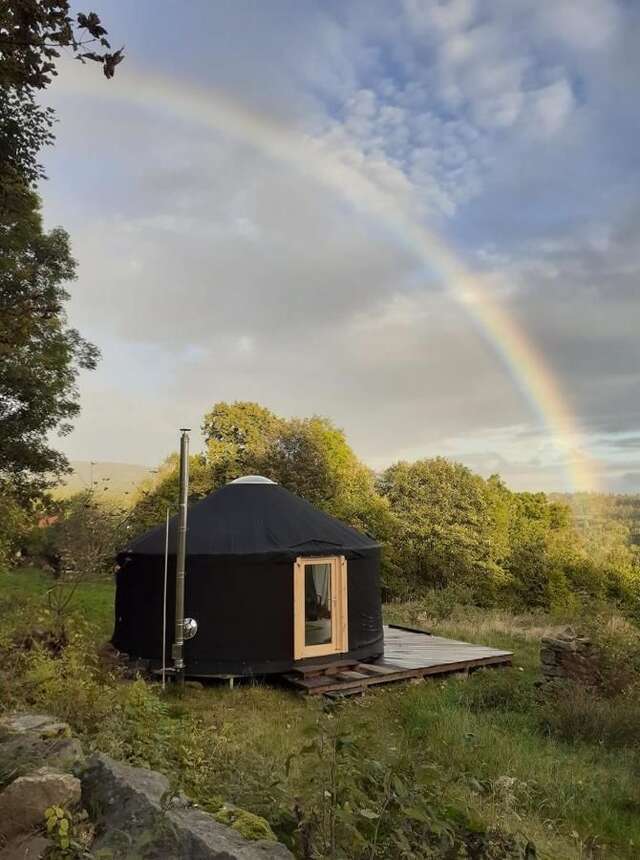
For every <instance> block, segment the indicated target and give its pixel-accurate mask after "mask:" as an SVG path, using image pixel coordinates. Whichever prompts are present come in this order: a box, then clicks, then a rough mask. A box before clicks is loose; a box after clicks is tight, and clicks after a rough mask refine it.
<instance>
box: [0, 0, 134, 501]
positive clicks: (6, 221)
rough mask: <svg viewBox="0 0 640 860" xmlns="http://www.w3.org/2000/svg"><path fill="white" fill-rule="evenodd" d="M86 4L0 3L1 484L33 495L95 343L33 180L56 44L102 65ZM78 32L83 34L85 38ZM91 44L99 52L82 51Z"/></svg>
mask: <svg viewBox="0 0 640 860" xmlns="http://www.w3.org/2000/svg"><path fill="white" fill-rule="evenodd" d="M106 35H107V32H106V30H105V28H104V27H103V26H102V24H101V22H100V19H99V18H98V16H97V15H96V14H95V13H93V12H92V13H89V14H88V15H86V14H82V13H81V14H79V15H78V16H77V22H76V24H75V25H74V22H73V20H72V18H71V16H70V14H69V3H68V0H8V2H4V3H2V4H1V5H0V189H1V190H0V493H4V494H7V493H10V494H12V495H13V496H15V495H16V493H17V494H18V495H22V496H23V497H29V498H31V497H33V495H34V494H36V493H37V492H38V491H39V490H40V489H41V488H42V486H43V485H44V484H45V483H46V477H47V475H49V474H52V473H59V472H61V471H63V470H64V469H65V467H66V460H65V458H64V457H63V456H62V455H61V454H59V453H57V452H56V451H54V450H53V449H52V448H51V447H50V446H49V444H48V442H47V437H48V434H49V433H50V432H51V431H52V430H54V429H58V430H60V431H61V432H62V433H65V432H68V430H69V429H70V425H69V420H70V419H71V418H73V416H74V415H76V414H77V412H78V392H77V388H76V379H77V375H78V372H79V371H80V369H83V368H85V369H91V368H93V367H95V365H96V361H97V358H98V350H97V349H96V348H95V347H94V346H92V345H91V344H89V343H88V342H87V341H85V340H84V339H83V338H82V337H81V336H80V335H79V333H78V332H77V331H76V330H75V329H73V328H70V327H69V326H68V324H67V319H66V315H65V310H64V307H65V302H66V301H67V299H68V293H67V292H66V290H65V289H64V286H63V285H64V284H65V283H66V282H67V281H69V280H71V279H72V278H73V277H74V275H75V262H74V260H73V258H72V257H71V253H70V250H69V239H68V236H67V234H66V233H65V232H64V231H63V230H61V229H60V228H57V229H54V230H52V231H51V232H49V233H45V232H44V231H43V227H42V219H41V215H40V205H39V200H38V197H37V196H36V194H35V191H34V186H35V184H36V182H37V181H38V180H39V179H40V178H42V176H43V174H42V169H41V167H40V165H39V163H38V154H39V152H40V150H41V148H42V147H43V146H45V145H47V144H49V143H51V142H52V140H53V135H52V133H51V127H52V123H53V114H52V112H51V110H50V109H48V108H46V107H43V106H42V105H41V104H40V103H39V102H38V101H37V100H36V95H37V94H38V93H39V91H41V90H43V89H45V88H46V87H47V86H48V85H49V84H50V83H51V81H52V78H53V77H54V76H55V74H56V60H57V59H58V58H59V56H60V51H61V50H62V49H65V48H66V49H69V50H70V51H71V52H72V53H73V54H75V55H76V56H77V57H78V58H79V59H81V60H83V61H85V60H86V59H91V60H93V61H95V62H99V63H101V64H102V66H103V69H104V72H105V75H106V76H107V77H111V76H112V75H113V71H114V69H115V66H116V65H117V64H118V63H119V62H120V61H121V59H122V51H121V50H120V51H116V52H113V53H112V52H111V49H110V46H109V42H108V41H107V39H106ZM85 37H86V38H85ZM87 44H90V45H91V46H92V48H95V47H96V46H99V47H100V48H102V49H104V50H102V53H100V52H96V51H95V50H91V51H86V50H84V46H86V45H87Z"/></svg>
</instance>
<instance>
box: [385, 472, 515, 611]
mask: <svg viewBox="0 0 640 860" xmlns="http://www.w3.org/2000/svg"><path fill="white" fill-rule="evenodd" d="M379 488H380V491H381V492H382V495H383V496H384V497H385V498H386V499H387V500H388V502H389V505H390V507H391V511H392V513H393V515H394V517H395V520H396V528H395V531H394V535H393V545H394V557H395V560H396V562H397V563H398V564H399V565H400V566H401V568H402V571H403V577H404V579H405V582H406V584H407V590H408V591H409V593H411V592H413V593H416V592H419V591H420V590H423V589H424V588H425V587H427V588H429V587H430V588H434V587H435V588H442V587H444V586H446V585H451V584H460V585H462V586H464V587H466V588H467V589H468V590H469V592H470V595H472V594H476V595H477V594H479V593H481V592H482V591H486V593H487V594H488V593H489V592H490V591H491V590H492V586H493V585H494V584H495V583H496V582H498V581H500V580H501V579H502V570H501V568H500V567H499V565H498V564H497V557H496V556H497V552H496V546H495V545H494V543H493V542H492V534H493V531H494V520H493V518H492V508H491V505H490V503H489V499H488V496H487V492H486V487H485V482H484V481H483V480H482V478H481V477H480V476H479V475H474V474H473V472H471V471H470V470H469V469H467V468H466V467H465V466H462V465H461V464H459V463H450V462H449V461H448V460H445V459H444V458H442V457H436V458H435V459H432V460H418V461H416V462H415V463H406V462H400V463H396V464H395V465H393V466H390V467H389V468H388V469H387V470H386V471H385V472H384V473H383V475H382V477H381V479H380V482H379Z"/></svg>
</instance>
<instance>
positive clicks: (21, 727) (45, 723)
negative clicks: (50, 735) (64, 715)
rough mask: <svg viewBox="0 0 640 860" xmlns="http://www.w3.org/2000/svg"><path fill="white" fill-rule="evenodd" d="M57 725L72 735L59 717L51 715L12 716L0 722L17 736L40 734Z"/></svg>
mask: <svg viewBox="0 0 640 860" xmlns="http://www.w3.org/2000/svg"><path fill="white" fill-rule="evenodd" d="M55 725H58V726H66V727H67V734H71V732H70V731H69V726H68V725H67V724H66V723H60V721H59V720H58V718H57V717H52V716H51V715H50V714H10V715H9V716H8V717H3V718H2V719H1V720H0V726H2V727H3V728H5V729H7V730H8V731H9V732H13V733H15V734H23V733H24V732H38V733H39V732H42V731H43V730H47V729H48V728H49V727H50V726H55Z"/></svg>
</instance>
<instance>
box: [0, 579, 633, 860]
mask: <svg viewBox="0 0 640 860" xmlns="http://www.w3.org/2000/svg"><path fill="white" fill-rule="evenodd" d="M49 585H50V580H49V578H48V577H47V575H46V574H43V573H41V572H39V571H36V570H23V571H16V572H12V573H1V574H0V600H1V602H2V606H3V617H4V619H5V620H4V622H3V625H2V630H3V637H4V638H2V639H0V644H2V647H4V648H7V647H8V646H7V635H8V633H7V630H8V628H9V627H10V624H9V622H8V621H7V611H9V612H15V613H20V614H22V616H23V617H28V616H29V613H30V612H33V611H38V609H37V608H38V607H39V606H40V605H43V603H44V597H45V595H46V591H47V588H48V587H49ZM112 601H113V589H112V587H111V586H110V585H108V584H101V585H84V586H82V587H81V588H80V589H79V590H78V593H77V595H76V606H75V613H76V615H77V616H78V617H80V618H81V619H82V621H83V622H84V623H85V624H88V625H89V627H88V631H89V632H88V633H86V634H83V635H84V639H83V638H82V637H79V638H78V644H77V646H76V645H74V644H72V645H71V646H70V649H69V655H68V656H64V657H63V658H62V659H61V660H60V659H58V661H57V662H56V661H55V660H52V659H49V658H46V657H29V659H28V660H27V661H26V663H25V665H22V664H20V665H19V666H18V668H16V669H15V672H16V673H18V672H19V673H21V674H19V676H18V677H15V685H16V686H19V685H20V684H23V685H24V690H25V693H24V695H22V694H21V692H20V689H17V691H15V692H14V695H13V700H12V701H11V702H8V703H7V705H10V706H14V707H15V706H19V705H22V704H27V705H29V706H30V707H40V708H45V707H46V708H49V709H51V710H55V711H56V712H57V713H59V714H60V716H61V717H64V718H65V719H68V720H69V721H70V722H71V723H72V725H73V726H74V728H75V729H76V730H77V731H78V732H79V733H80V734H81V735H82V737H83V739H84V741H85V744H86V745H87V746H89V747H96V748H100V749H104V750H105V751H106V752H109V753H111V754H114V755H116V756H119V757H122V758H124V759H127V760H129V761H132V762H134V763H137V764H141V763H146V764H150V765H151V766H153V767H156V768H158V769H160V770H163V771H165V772H166V773H167V774H168V775H169V777H170V778H171V779H172V780H173V781H174V783H175V784H176V785H180V786H182V787H184V788H185V789H186V790H187V791H188V793H189V794H190V795H191V796H192V797H194V798H195V799H196V800H197V801H198V802H199V803H201V804H202V805H204V806H207V807H210V808H214V807H215V806H216V805H218V804H219V803H220V801H221V799H224V800H225V801H230V802H232V803H234V804H237V805H238V806H241V807H243V808H244V809H248V810H251V811H253V812H255V813H257V814H259V815H262V816H264V817H265V818H267V820H268V821H269V822H270V823H271V825H272V826H273V828H274V830H275V831H276V833H277V835H278V836H279V837H280V838H283V839H286V840H288V841H289V842H290V844H292V843H291V839H293V836H292V833H293V831H294V830H295V827H296V820H295V816H296V815H299V814H300V813H299V810H300V809H301V808H302V809H303V811H304V810H305V809H306V810H311V812H309V814H308V818H309V820H311V821H314V822H315V826H316V827H320V826H321V822H322V821H324V820H325V818H326V812H327V809H326V807H327V804H329V806H330V807H332V808H333V811H334V812H335V810H336V808H337V809H338V814H337V816H336V821H337V823H336V824H335V825H334V826H335V828H337V830H336V833H337V836H336V838H337V840H338V843H339V845H338V847H340V845H342V848H341V849H340V850H341V851H342V853H340V851H338V853H336V854H334V855H331V853H330V850H329V849H328V848H327V849H326V851H327V853H322V850H321V848H318V847H317V846H318V845H320V846H322V845H325V847H326V840H325V841H324V842H323V839H324V836H323V837H322V838H320V837H318V841H317V843H316V849H315V850H316V851H317V852H319V853H316V854H315V855H309V856H319V857H324V856H327V857H328V856H336V857H340V856H346V857H384V856H389V857H391V856H397V857H401V856H420V855H419V854H415V853H414V854H409V855H406V854H405V855H403V854H402V853H400V848H393V849H392V848H390V847H389V846H391V845H396V843H395V842H394V841H393V840H394V839H397V840H401V838H405V837H404V836H403V835H402V833H401V832H400V831H402V828H403V827H404V828H406V827H407V826H408V825H407V824H406V822H407V821H408V820H409V819H410V818H411V816H415V820H414V822H413V824H414V825H415V826H416V827H417V826H424V827H427V824H426V823H425V824H421V823H420V822H421V821H422V820H428V821H429V822H430V824H429V825H428V827H429V828H436V829H437V828H441V829H442V828H444V830H445V831H446V828H447V826H448V825H447V822H448V821H455V822H463V826H464V830H465V832H467V833H469V832H472V831H474V829H475V830H477V831H478V832H479V833H489V834H490V833H492V832H493V829H497V830H498V831H500V832H502V833H509V834H515V835H517V836H519V837H520V838H521V839H522V840H524V841H526V840H527V839H528V840H531V841H532V842H533V843H534V844H535V846H536V849H537V856H538V857H544V858H554V860H557V858H587V857H606V858H635V857H637V856H639V854H640V848H639V846H640V783H639V781H638V775H639V773H640V768H639V763H640V758H639V755H638V750H637V748H636V749H631V748H629V749H625V748H616V747H615V746H610V747H607V746H603V745H602V744H597V743H585V742H580V741H574V742H566V741H562V740H559V739H557V738H554V737H552V736H549V735H548V734H547V733H546V732H545V731H544V730H543V728H542V725H541V721H540V717H539V713H538V706H537V704H536V698H535V687H534V684H535V681H536V678H537V654H538V648H539V639H540V636H541V635H543V634H544V633H545V632H550V631H553V630H554V629H556V628H557V626H558V621H557V620H555V619H551V618H548V617H545V616H534V615H531V616H526V617H525V616H520V617H513V616H509V615H508V614H507V613H503V612H502V613H501V612H493V611H486V612H483V611H480V610H473V611H471V610H468V609H467V610H460V612H457V613H453V614H452V617H451V618H449V619H448V620H446V621H437V620H435V619H429V618H426V617H425V616H424V613H422V614H421V612H420V609H419V607H415V606H409V605H407V606H393V607H387V615H388V618H389V620H395V621H400V620H403V621H405V622H410V623H413V624H415V623H422V624H425V623H426V624H428V626H429V628H430V629H432V630H433V631H434V632H437V633H438V634H442V635H445V636H446V635H453V636H456V637H460V638H466V639H470V640H473V641H477V642H483V643H486V644H488V645H494V646H497V647H506V648H509V649H510V650H513V651H514V653H515V661H514V667H513V669H506V670H505V669H502V670H488V671H483V672H479V673H477V674H475V675H473V676H471V677H470V678H468V679H466V680H463V679H459V678H458V679H455V678H454V679H450V680H446V681H437V680H429V681H426V682H423V683H419V684H415V685H412V684H409V685H406V684H404V685H397V686H389V687H386V688H379V689H377V690H375V691H369V692H368V693H367V694H366V696H364V697H363V698H360V699H354V700H347V701H345V702H344V703H342V704H340V705H338V706H337V707H331V708H329V710H327V709H326V708H325V707H324V706H323V702H321V701H318V700H316V699H304V698H301V697H300V696H298V695H297V694H294V693H292V692H290V691H288V690H285V689H280V688H278V687H274V686H270V685H266V684H261V683H252V684H241V685H239V686H237V687H236V689H235V690H232V691H231V690H228V689H226V688H224V687H221V686H217V685H211V686H206V687H204V688H202V689H199V688H198V689H189V690H188V691H187V694H186V696H185V698H184V699H182V700H176V699H175V698H174V697H173V696H172V695H168V696H166V695H165V696H164V697H163V696H162V694H161V691H160V690H159V688H158V686H157V685H148V684H144V683H143V682H126V681H122V680H117V679H113V678H111V677H106V676H105V674H104V672H103V671H102V670H100V669H96V668H95V667H94V668H89V669H88V668H86V666H87V664H89V665H90V666H92V665H93V664H92V662H91V661H92V659H93V658H92V657H91V649H92V647H94V646H92V644H91V643H92V642H93V643H96V642H98V641H100V640H104V639H105V638H106V637H108V635H109V633H110V628H111V619H112ZM20 607H22V609H20ZM34 679H35V685H34ZM26 691H28V692H26ZM310 738H311V739H312V741H311V744H310ZM318 738H320V740H321V742H320V743H317V739H318ZM314 744H315V746H314ZM310 746H311V747H312V749H310ZM352 750H353V751H355V752H352ZM319 774H324V776H323V779H324V778H325V777H326V779H333V783H331V782H329V783H326V782H322V780H320V777H319ZM376 774H378V775H379V777H378V776H376ZM319 780H320V781H319ZM385 780H386V782H385ZM327 785H329V788H327ZM389 785H393V786H395V788H394V789H393V791H391V789H389V788H388V786H389ZM385 786H387V788H385ZM385 792H386V793H385ZM403 792H404V794H403ZM405 795H406V798H407V799H406V800H402V798H403V797H404V796H405ZM327 796H328V798H329V799H328V800H327ZM390 797H393V800H392V801H391V800H389V798H390ZM334 799H335V801H334ZM385 804H386V805H385ZM296 810H297V811H296ZM314 816H315V817H314ZM323 816H325V818H323ZM394 816H395V817H394ZM421 816H422V819H421ZM305 820H306V819H305ZM380 821H383V824H382V826H381V825H380V824H379V822H380ZM298 824H299V822H298ZM375 825H377V826H378V830H377V831H376V830H375ZM367 828H368V829H367ZM394 828H395V829H394ZM396 831H397V832H396ZM429 832H432V831H431V830H430V831H429ZM374 833H376V834H377V835H376V839H377V840H381V839H382V836H381V835H380V834H383V835H384V839H387V840H388V841H387V842H384V843H383V842H380V843H379V844H378V843H376V842H375V841H374V837H373V834H374ZM394 833H396V835H394ZM362 834H364V836H363V835H362ZM443 838H444V837H443ZM487 838H488V837H487ZM359 839H365V841H366V840H369V841H368V842H367V844H366V847H365V848H363V847H362V846H360V843H359V841H358V840H359ZM500 844H502V843H500ZM371 845H373V848H372V847H371ZM384 846H386V847H384ZM425 850H426V849H425ZM491 850H494V849H491ZM500 850H502V851H503V853H500ZM500 850H498V848H495V853H493V854H492V853H488V851H489V850H488V849H487V853H485V854H482V853H479V854H477V855H471V854H467V855H465V854H455V855H454V854H450V855H449V854H446V853H444V852H443V853H441V854H438V853H434V854H428V853H425V854H424V855H422V856H425V857H429V856H433V857H438V856H442V857H447V856H452V857H453V856H478V857H496V858H499V857H512V856H513V857H515V856H523V855H522V854H516V853H513V854H510V853H506V852H507V849H506V848H504V847H503V848H502V849H500ZM396 851H397V853H395V852H396ZM414 851H415V849H414ZM372 852H373V853H372ZM380 852H382V853H380ZM300 856H303V855H302V854H300Z"/></svg>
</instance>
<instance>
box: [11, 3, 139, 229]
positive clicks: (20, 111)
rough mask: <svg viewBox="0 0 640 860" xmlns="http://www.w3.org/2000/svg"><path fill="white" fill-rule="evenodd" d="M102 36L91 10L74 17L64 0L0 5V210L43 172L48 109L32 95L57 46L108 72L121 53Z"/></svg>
mask: <svg viewBox="0 0 640 860" xmlns="http://www.w3.org/2000/svg"><path fill="white" fill-rule="evenodd" d="M106 36H107V31H106V29H105V28H104V27H103V26H102V22H101V21H100V18H99V17H98V16H97V15H96V13H95V12H90V13H89V14H84V13H79V14H78V15H77V18H76V22H75V23H74V21H73V19H72V18H71V15H70V9H69V2H68V0H5V2H3V3H2V4H1V5H0V188H1V189H2V196H1V197H0V211H3V212H4V211H9V212H12V211H13V210H14V207H15V199H16V198H17V200H18V201H19V200H20V198H21V196H22V188H21V186H22V185H26V186H28V187H33V185H34V184H35V183H36V182H37V181H38V179H40V178H42V177H43V172H42V168H41V166H40V164H39V163H38V153H39V152H40V150H41V149H42V147H43V146H45V145H47V144H50V143H52V142H53V139H54V138H53V134H52V131H51V129H52V126H53V122H54V114H53V111H52V110H51V109H50V108H47V107H44V106H43V105H41V104H40V103H39V102H38V101H37V99H36V95H37V94H38V92H39V91H41V90H44V89H46V88H47V87H48V86H49V85H50V84H51V82H52V79H53V78H54V77H55V76H56V74H57V71H56V61H57V60H58V59H59V57H60V53H61V51H62V50H65V49H66V50H68V51H69V52H70V53H72V54H73V55H75V56H76V57H77V59H79V60H81V61H82V62H86V60H87V59H89V60H93V61H94V62H98V63H100V64H101V65H102V68H103V71H104V74H105V76H106V77H107V78H110V77H113V74H114V71H115V68H116V66H117V65H118V64H119V63H120V62H121V61H122V59H123V57H124V55H123V49H120V50H118V51H114V52H112V51H111V47H110V45H109V42H108V40H107V38H106ZM87 46H91V48H92V50H89V51H87V50H84V49H85V48H86V47H87ZM96 47H99V48H102V49H103V50H97V51H96V50H95V48H96Z"/></svg>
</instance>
